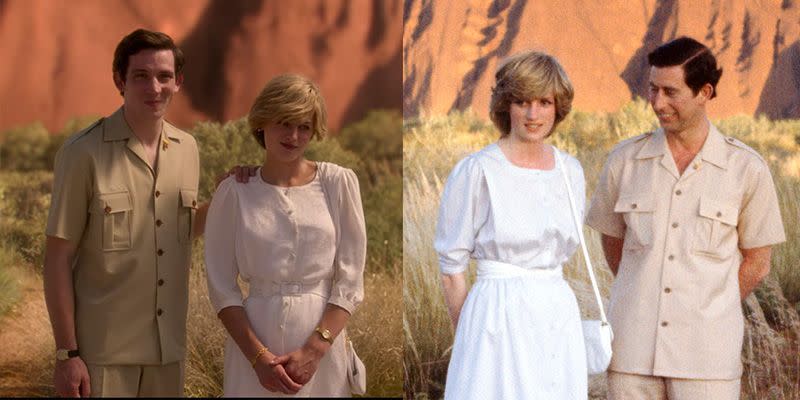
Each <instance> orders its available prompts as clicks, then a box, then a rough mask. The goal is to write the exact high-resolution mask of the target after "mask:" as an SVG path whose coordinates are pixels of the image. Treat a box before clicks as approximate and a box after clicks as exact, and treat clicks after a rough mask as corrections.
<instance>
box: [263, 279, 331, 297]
mask: <svg viewBox="0 0 800 400" xmlns="http://www.w3.org/2000/svg"><path fill="white" fill-rule="evenodd" d="M302 294H316V295H318V296H321V297H325V298H328V297H329V296H330V294H331V283H330V281H327V280H321V281H319V282H316V283H303V282H300V281H292V282H252V281H251V282H250V296H258V297H270V296H300V295H302Z"/></svg>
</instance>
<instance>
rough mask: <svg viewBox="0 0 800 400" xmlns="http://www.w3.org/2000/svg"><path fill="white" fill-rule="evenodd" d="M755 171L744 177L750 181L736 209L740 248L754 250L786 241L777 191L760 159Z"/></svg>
mask: <svg viewBox="0 0 800 400" xmlns="http://www.w3.org/2000/svg"><path fill="white" fill-rule="evenodd" d="M758 164H759V167H758V168H751V169H750V170H754V169H755V170H756V171H758V172H757V173H755V174H753V175H752V177H751V178H749V179H746V182H747V183H748V184H749V185H748V188H747V189H746V190H745V193H744V198H743V200H742V209H741V211H740V212H739V223H738V227H737V229H738V233H739V247H741V248H743V249H753V248H757V247H764V246H769V245H773V244H778V243H781V242H784V241H786V234H785V232H784V228H783V221H782V220H781V212H780V207H779V203H778V194H777V193H776V191H775V185H774V183H773V181H772V174H770V172H769V167H768V166H767V165H766V163H764V162H763V161H760V160H759V163H758Z"/></svg>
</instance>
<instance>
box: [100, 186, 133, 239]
mask: <svg viewBox="0 0 800 400" xmlns="http://www.w3.org/2000/svg"><path fill="white" fill-rule="evenodd" d="M90 212H92V213H94V214H97V215H99V216H102V220H103V250H104V251H117V250H128V249H130V248H131V213H132V212H133V204H132V202H131V197H130V194H129V193H128V191H127V190H126V191H121V192H115V193H98V194H97V195H96V196H95V198H94V199H93V200H92V207H91V208H90Z"/></svg>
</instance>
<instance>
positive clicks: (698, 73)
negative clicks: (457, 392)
mask: <svg viewBox="0 0 800 400" xmlns="http://www.w3.org/2000/svg"><path fill="white" fill-rule="evenodd" d="M648 61H649V63H650V66H651V67H650V84H649V100H650V104H651V106H652V107H653V111H655V113H656V115H657V116H658V121H659V123H660V125H661V128H660V129H658V130H656V131H654V132H651V133H647V134H644V135H641V136H637V137H634V138H631V139H628V140H626V141H624V142H622V143H620V144H618V145H617V146H616V147H615V148H614V149H613V150H612V151H611V154H610V155H609V157H608V160H607V161H606V164H605V166H604V168H603V172H602V174H601V176H600V182H599V183H598V186H597V189H596V191H595V193H594V196H593V198H592V203H591V207H590V209H589V213H588V215H587V224H588V225H590V226H591V227H593V228H595V229H596V230H598V231H599V232H600V233H601V234H602V243H603V250H604V252H605V257H606V260H607V261H608V265H609V267H610V268H611V271H612V272H613V273H614V274H615V275H616V278H615V279H614V283H613V285H612V288H611V305H610V309H609V319H610V321H611V325H612V327H613V329H614V336H615V337H614V343H613V350H614V356H613V358H612V360H611V366H610V367H609V372H608V389H609V398H611V399H617V400H620V399H626V400H628V399H633V400H637V399H648V400H649V399H671V400H685V399H687V400H688V399H698V400H699V399H703V400H709V399H738V398H739V393H740V386H741V385H740V378H741V374H742V365H741V359H740V358H741V349H742V340H743V333H744V320H743V317H742V308H741V300H742V299H744V298H745V297H746V296H747V295H748V294H750V292H751V291H752V290H753V289H754V288H755V287H756V286H757V285H758V283H759V282H760V281H761V280H762V279H763V278H764V277H765V276H766V275H767V273H768V272H769V265H770V248H771V246H772V245H774V244H777V243H781V242H783V241H784V240H785V235H784V230H783V225H782V222H781V216H780V211H779V209H778V201H777V196H776V193H775V188H774V185H773V182H772V176H771V175H770V172H769V169H768V167H767V164H766V163H765V162H764V160H763V159H762V158H761V156H759V155H758V153H756V152H755V151H754V150H753V149H751V148H749V147H748V146H746V145H744V144H743V143H741V142H740V141H738V140H736V139H734V138H731V137H725V136H723V135H722V134H721V133H720V132H719V131H718V130H717V128H716V127H715V126H714V125H712V124H711V123H710V122H709V120H708V118H707V116H706V103H707V102H708V101H710V100H711V99H713V98H714V97H715V96H716V94H717V93H716V86H717V82H719V78H720V76H721V75H722V70H721V69H718V68H717V62H716V59H715V58H714V56H713V55H712V54H711V51H710V50H709V49H708V48H707V47H705V46H704V45H702V44H701V43H699V42H697V41H695V40H693V39H690V38H686V37H681V38H678V39H675V40H673V41H671V42H669V43H666V44H664V45H662V46H660V47H658V48H656V49H655V50H654V51H653V52H652V53H650V54H649V55H648Z"/></svg>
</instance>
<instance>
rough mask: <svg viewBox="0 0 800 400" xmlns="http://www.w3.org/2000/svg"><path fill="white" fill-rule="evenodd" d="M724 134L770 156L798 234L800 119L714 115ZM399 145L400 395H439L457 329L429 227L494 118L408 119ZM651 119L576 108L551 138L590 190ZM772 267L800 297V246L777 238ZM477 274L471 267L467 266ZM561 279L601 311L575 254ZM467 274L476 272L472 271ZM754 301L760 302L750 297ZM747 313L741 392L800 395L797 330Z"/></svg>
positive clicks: (599, 382)
mask: <svg viewBox="0 0 800 400" xmlns="http://www.w3.org/2000/svg"><path fill="white" fill-rule="evenodd" d="M716 123H717V125H718V126H719V127H720V129H721V130H722V131H723V132H726V133H728V134H731V135H734V136H737V137H739V138H741V139H742V140H744V141H745V142H746V143H748V144H749V145H751V146H752V147H754V148H756V149H757V150H758V151H759V152H760V153H761V154H763V155H764V156H765V158H766V159H767V160H768V161H769V163H770V166H771V170H772V172H773V174H774V178H775V182H776V188H777V190H778V192H779V201H780V203H781V211H782V214H783V217H784V224H785V227H786V233H787V240H788V242H789V243H797V241H798V239H800V184H799V183H798V179H797V178H798V177H797V174H798V172H797V171H794V173H789V172H790V170H791V166H792V165H794V164H793V163H795V162H796V160H795V159H796V157H797V154H798V152H799V151H800V148H799V147H798V144H797V143H796V141H795V139H794V136H793V135H794V133H796V132H797V131H798V129H800V121H775V122H773V121H769V120H765V119H754V118H750V117H734V118H730V119H726V120H723V121H719V122H716ZM404 124H405V129H404V141H403V153H404V171H403V256H404V257H403V274H404V282H403V301H404V306H405V309H404V315H403V329H404V334H405V352H404V355H403V358H404V363H405V364H404V368H405V395H406V397H407V398H423V399H427V398H433V399H438V398H441V395H442V393H443V388H444V382H445V377H446V374H447V363H448V361H449V358H450V350H451V345H452V341H453V330H452V327H451V325H450V321H449V319H448V316H447V311H446V307H445V304H444V299H443V296H442V292H441V288H440V283H439V269H438V261H437V259H436V254H435V252H434V250H433V234H434V230H435V223H436V218H437V215H438V207H439V198H440V195H441V191H442V185H443V183H444V180H445V179H446V177H447V175H448V174H449V172H450V169H451V168H452V167H453V165H454V164H455V163H456V162H457V161H458V160H460V159H461V158H463V157H464V156H466V155H467V154H469V153H472V152H474V151H477V150H478V149H480V148H481V147H483V146H485V145H486V144H488V143H491V142H492V141H494V140H496V139H497V136H496V133H495V130H494V128H493V127H492V125H491V124H490V123H489V122H487V121H484V120H482V119H480V118H478V117H475V116H474V115H471V114H468V113H465V114H454V115H451V116H448V117H432V118H426V119H423V120H410V121H405V123H404ZM656 126H657V124H656V120H655V118H654V116H653V114H652V111H650V110H649V108H648V106H647V104H646V103H644V102H641V101H637V102H632V103H630V104H628V105H626V106H625V107H623V108H622V109H621V110H620V111H619V112H617V113H611V114H591V113H581V112H574V113H572V114H571V115H570V116H569V117H568V118H567V120H565V121H564V122H563V123H562V124H561V125H560V126H559V128H558V131H557V132H556V133H555V134H554V135H553V137H552V138H551V139H550V141H551V143H552V144H554V145H555V146H557V147H559V148H560V149H563V150H565V151H568V152H570V153H571V154H573V155H575V156H576V157H578V159H579V160H581V163H582V164H583V168H584V172H585V174H586V179H587V182H586V183H587V194H588V195H590V194H591V193H592V192H593V190H594V187H595V185H596V182H597V179H598V175H599V173H600V170H601V167H602V163H603V161H604V160H605V156H606V154H607V153H608V150H609V149H610V148H611V146H613V144H614V143H617V142H618V141H620V140H622V139H624V138H626V137H629V136H633V135H635V134H638V133H640V132H646V131H648V130H651V129H653V128H655V127H656ZM584 233H585V234H586V239H587V245H588V247H589V253H590V254H591V256H592V262H593V264H594V265H595V268H596V271H595V272H596V274H598V279H599V283H600V286H601V292H602V294H603V295H604V297H606V298H607V296H608V290H609V288H610V283H611V280H612V275H611V273H610V271H609V270H608V267H607V264H606V262H605V259H604V258H603V256H602V254H603V253H602V249H601V245H600V237H599V235H598V234H597V233H596V232H595V231H594V230H592V229H589V228H588V227H585V228H584ZM772 265H773V273H772V276H774V277H775V278H776V279H777V280H778V282H779V283H780V287H781V288H782V289H783V292H784V293H785V295H786V297H787V299H788V300H789V301H790V302H791V303H792V304H800V303H798V302H800V272H799V271H800V269H798V268H797V267H798V265H800V248H797V246H792V245H786V244H784V245H782V246H777V247H776V248H775V249H774V250H773V263H772ZM470 271H471V272H472V273H473V274H474V268H472V267H471V268H470ZM565 277H566V279H567V280H568V281H569V282H570V285H571V286H572V288H573V290H574V291H575V293H576V296H577V297H578V302H579V304H580V307H581V311H582V314H584V316H591V317H595V316H596V314H597V311H596V306H595V305H594V300H593V295H592V294H591V284H590V283H589V281H588V276H587V273H586V272H585V269H584V267H583V264H582V256H581V255H580V254H578V255H577V256H575V257H573V258H572V259H571V260H570V262H569V263H568V264H567V265H566V266H565ZM471 279H472V277H471ZM756 305H757V302H756ZM757 317H758V315H753V316H750V318H749V320H750V323H749V325H750V326H752V328H749V329H748V332H747V336H746V337H745V349H744V352H743V356H744V361H745V374H744V376H743V377H742V383H743V386H742V387H743V398H745V399H753V400H755V399H778V400H789V399H800V389H798V387H799V386H800V357H798V354H800V352H798V349H797V347H796V344H797V342H796V339H797V338H796V337H792V335H791V334H789V333H785V334H784V333H782V332H775V331H774V330H773V329H771V327H770V326H768V325H766V323H763V315H762V316H761V320H760V321H761V322H762V325H758V324H756V323H755V322H756V321H758V320H757ZM603 386H604V382H603V379H602V378H601V379H597V378H595V379H593V381H592V383H591V385H590V397H591V398H604V391H605V390H604V387H603Z"/></svg>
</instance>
